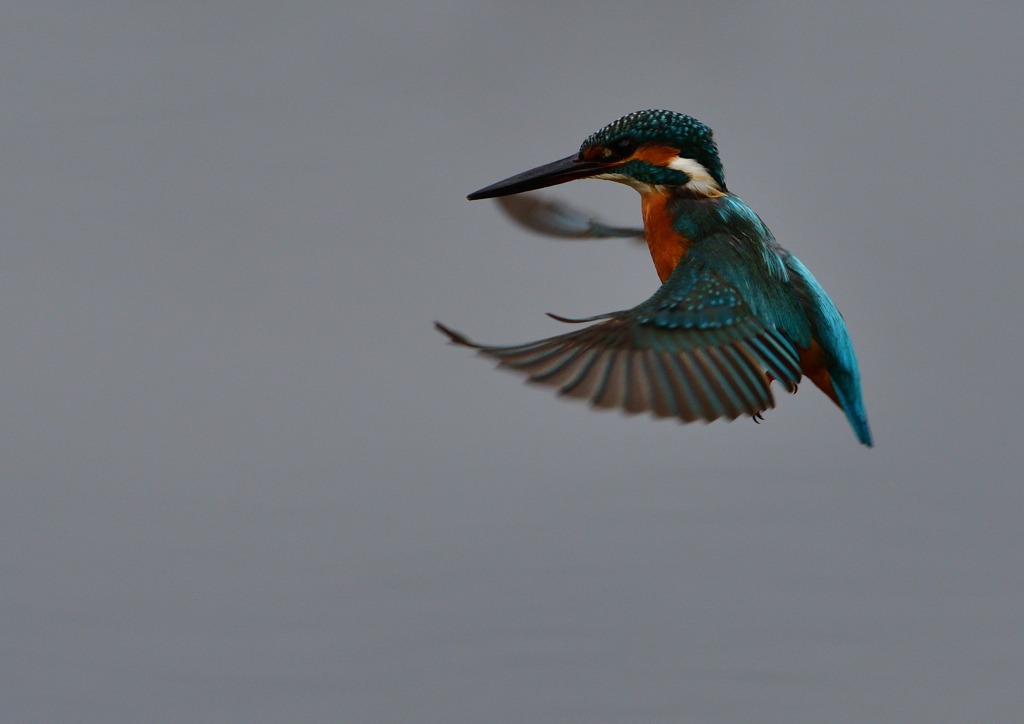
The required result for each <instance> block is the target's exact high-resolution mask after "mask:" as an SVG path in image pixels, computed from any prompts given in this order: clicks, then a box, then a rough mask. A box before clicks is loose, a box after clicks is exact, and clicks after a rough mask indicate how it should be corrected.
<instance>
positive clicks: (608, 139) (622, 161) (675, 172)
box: [469, 110, 726, 199]
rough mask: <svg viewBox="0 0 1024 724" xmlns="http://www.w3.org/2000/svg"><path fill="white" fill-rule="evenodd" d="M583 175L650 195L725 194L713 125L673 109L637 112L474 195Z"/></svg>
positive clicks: (518, 190)
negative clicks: (566, 152) (574, 148)
mask: <svg viewBox="0 0 1024 724" xmlns="http://www.w3.org/2000/svg"><path fill="white" fill-rule="evenodd" d="M579 178H600V179H607V180H609V181H619V182H620V183H625V184H628V185H630V186H632V187H634V188H636V189H637V190H638V191H640V192H641V193H648V192H651V191H653V190H654V189H656V188H665V189H669V188H672V187H676V188H680V189H686V190H687V191H689V192H690V193H692V194H694V195H696V196H721V195H723V194H724V193H726V187H725V176H724V174H723V171H722V162H721V161H720V160H719V158H718V149H717V147H716V146H715V142H714V140H713V139H712V133H711V129H710V128H708V127H707V126H705V125H704V124H703V123H701V122H700V121H698V120H696V119H694V118H691V117H690V116H685V115H683V114H682V113H675V112H673V111H655V110H651V111H638V112H636V113H630V114H629V115H628V116H623V117H622V118H620V119H619V120H617V121H615V122H614V123H610V124H608V125H607V126H605V127H604V128H602V129H601V130H600V131H598V132H597V133H594V134H593V135H591V136H590V137H589V138H588V139H587V140H586V141H584V142H583V145H582V146H580V150H579V153H577V154H575V155H573V156H569V157H568V158H563V159H562V160H560V161H555V162H554V163H549V164H547V165H545V166H538V167H537V168H534V169H531V170H529V171H526V172H524V173H521V174H518V175H516V176H512V177H511V178H507V179H505V180H504V181H499V182H498V183H496V184H493V185H491V186H488V187H487V188H483V189H480V190H479V191H476V192H474V193H472V194H470V195H469V198H470V199H489V198H494V197H496V196H508V195H509V194H518V193H522V192H523V191H532V190H534V189H540V188H544V187H546V186H554V185H555V184H560V183H565V182H566V181H573V180H575V179H579Z"/></svg>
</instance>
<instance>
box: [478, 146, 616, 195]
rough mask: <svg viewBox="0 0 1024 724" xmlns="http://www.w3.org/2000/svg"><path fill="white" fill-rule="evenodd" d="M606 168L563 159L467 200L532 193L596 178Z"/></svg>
mask: <svg viewBox="0 0 1024 724" xmlns="http://www.w3.org/2000/svg"><path fill="white" fill-rule="evenodd" d="M607 168H608V164H606V163H600V162H598V161H580V160H579V159H578V158H577V157H576V156H569V157H568V158H563V159H562V160H561V161H555V162H554V163H549V164H546V165H544V166H538V167H537V168H532V169H530V170H529V171H524V172H523V173H520V174H516V175H515V176H512V177H511V178H507V179H505V180H504V181H499V182H498V183H496V184H491V185H490V186H488V187H487V188H483V189H480V190H479V191H474V192H473V193H471V194H470V195H469V196H467V197H466V198H468V199H469V200H470V201H476V200H477V199H493V198H494V197H495V196H509V195H511V194H521V193H522V192H523V191H533V190H534V189H542V188H544V187H546V186H554V185H555V184H564V183H565V182H566V181H573V180H575V179H578V178H586V177H587V176H596V175H597V174H599V173H601V172H602V171H604V170H606V169H607Z"/></svg>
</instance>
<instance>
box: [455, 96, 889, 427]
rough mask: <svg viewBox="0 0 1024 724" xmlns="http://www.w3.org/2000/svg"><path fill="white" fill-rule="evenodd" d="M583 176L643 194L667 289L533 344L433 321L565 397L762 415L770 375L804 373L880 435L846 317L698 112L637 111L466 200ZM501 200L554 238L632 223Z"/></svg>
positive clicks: (696, 412) (714, 414) (638, 408)
mask: <svg viewBox="0 0 1024 724" xmlns="http://www.w3.org/2000/svg"><path fill="white" fill-rule="evenodd" d="M588 176H591V177H599V178H606V179H611V180H616V181H620V182H622V183H626V184H628V185H630V186H633V187H634V188H636V189H637V190H638V191H639V192H640V194H641V196H642V199H643V208H644V226H645V228H644V232H643V234H642V235H643V236H645V237H646V239H647V242H648V246H649V247H650V250H651V255H652V257H653V258H654V261H655V266H656V268H657V269H658V272H659V274H660V275H661V276H662V280H663V284H662V286H661V288H659V289H658V290H657V291H656V292H655V293H654V295H652V296H651V297H650V299H648V300H646V301H644V302H643V303H641V304H639V305H637V306H636V307H633V308H632V309H628V310H623V311H621V312H614V313H611V314H607V315H600V316H599V317H593V318H589V320H587V321H590V320H593V319H601V320H602V321H599V322H598V323H597V324H594V325H592V326H590V327H586V328H584V329H580V330H577V331H575V332H570V333H568V334H563V335H559V336H557V337H552V338H549V339H545V340H540V341H539V342H533V343H530V344H525V345H516V346H511V347H481V346H479V345H475V344H473V343H471V342H469V341H468V340H467V339H466V338H465V337H463V336H462V335H460V334H458V333H456V332H453V331H451V330H449V329H447V328H446V327H444V326H443V325H440V324H439V325H438V327H439V328H440V329H441V330H442V331H444V332H445V333H446V334H448V336H449V337H450V338H451V339H452V340H453V341H454V342H457V343H459V344H465V345H469V346H472V347H476V348H477V349H479V350H480V352H481V353H482V354H485V355H487V356H490V357H494V358H496V359H498V360H499V362H500V364H501V365H502V366H505V367H508V368H511V369H514V370H518V371H520V372H522V373H523V374H525V375H526V376H527V377H528V379H529V380H530V381H531V382H536V383H539V384H545V385H551V386H555V387H557V388H558V390H559V393H560V394H562V395H566V396H570V397H577V398H582V399H586V400H589V401H590V402H591V403H592V404H593V405H595V406H597V407H618V408H622V409H623V410H625V411H626V412H629V413H638V412H644V411H649V412H651V413H652V414H654V415H655V416H658V417H676V418H678V419H680V420H681V421H684V422H688V421H691V420H696V419H703V420H714V419H717V418H720V417H725V418H728V419H734V418H736V417H738V416H740V415H743V414H746V415H752V416H757V415H758V414H759V413H760V412H762V411H764V410H766V409H768V408H769V407H772V406H774V401H773V399H772V395H771V391H770V388H769V384H770V382H771V381H772V380H777V381H778V382H779V383H780V384H781V385H782V386H783V387H784V388H785V389H786V390H788V391H791V392H792V391H795V390H796V386H797V383H798V382H799V381H800V379H801V377H802V376H807V377H809V378H810V379H811V380H812V381H813V382H814V384H815V385H817V386H818V387H819V388H821V389H822V390H823V391H824V392H825V393H826V394H828V395H829V397H831V398H832V399H833V400H834V401H835V402H836V404H838V405H839V406H840V407H841V408H842V409H843V411H844V412H845V413H846V416H847V418H848V419H849V421H850V424H851V425H852V427H853V429H854V432H855V433H856V435H857V437H858V439H859V440H860V441H861V442H862V443H863V444H865V445H868V446H870V445H871V444H872V442H871V433H870V431H869V429H868V424H867V418H866V416H865V413H864V405H863V402H862V400H861V390H860V375H859V372H858V369H857V360H856V357H855V355H854V352H853V345H852V343H851V341H850V337H849V334H848V332H847V330H846V325H845V323H844V322H843V319H842V317H841V316H840V314H839V312H838V310H837V309H836V307H835V305H834V304H833V303H832V301H831V300H830V299H829V297H828V295H827V294H826V293H825V291H824V290H823V289H822V287H821V285H820V284H818V282H817V281H816V280H815V279H814V277H813V276H812V275H811V273H810V272H809V271H808V270H807V268H806V267H805V266H804V265H803V264H802V263H801V262H800V260H799V259H797V258H796V257H795V256H793V255H792V254H790V253H789V252H787V251H786V250H785V249H783V248H782V247H781V246H779V244H778V243H777V242H776V241H775V239H774V237H773V236H772V234H771V232H770V231H769V230H768V228H767V226H765V224H764V223H763V222H762V221H761V219H760V218H759V217H758V216H757V214H755V213H754V212H753V211H752V210H751V209H750V208H748V207H747V206H746V204H744V203H743V201H741V200H740V199H739V198H738V197H736V196H733V195H732V194H730V193H729V192H728V190H727V189H726V187H725V177H724V172H723V170H722V164H721V161H720V160H719V158H718V151H717V148H716V147H715V143H714V141H713V140H712V135H711V131H710V129H708V128H707V127H706V126H704V125H703V124H701V123H700V122H698V121H696V120H694V119H692V118H690V117H689V116H684V115H682V114H678V113H672V112H670V111H641V112H639V113H633V114H630V115H628V116H625V117H624V118H621V119H619V120H618V121H615V122H614V123H612V124H610V125H609V126H606V127H605V128H604V129H602V130H601V131H599V132H597V133H595V134H593V135H592V136H590V137H589V138H588V139H587V140H586V141H585V142H584V143H583V145H582V146H581V148H580V151H579V153H578V154H577V155H576V156H573V157H569V158H567V159H563V160H562V161H557V162H555V163H553V164H548V165H547V166H543V167H539V168H537V169H534V170H533V171H528V172H526V173H523V174H519V175H518V176H514V177H512V178H510V179H507V180H506V181H503V182H500V183H498V184H494V185H493V186H490V187H488V188H486V189H483V190H481V191H478V192H476V193H475V194H472V195H471V196H470V198H490V197H499V196H505V195H508V194H515V193H520V192H523V191H528V190H532V189H535V188H542V187H544V186H550V185H553V184H556V183H563V182H565V181H569V180H572V179H576V178H585V177H588ZM517 209H518V210H517ZM506 210H507V211H508V212H509V213H510V214H512V215H513V216H514V217H516V218H519V219H520V220H522V221H523V223H525V224H526V225H528V226H529V227H530V228H532V229H534V230H538V231H541V232H542V233H548V234H550V235H555V236H568V237H574V238H579V237H581V236H589V237H602V236H620V237H621V236H628V235H630V233H631V230H628V229H626V230H624V229H620V228H612V227H608V226H607V225H604V224H601V223H600V222H597V221H595V220H593V219H587V218H586V217H585V216H583V215H577V214H574V212H572V211H571V210H569V209H567V207H565V206H564V205H558V204H552V203H546V202H541V201H536V200H533V201H531V202H529V203H520V204H518V205H513V204H506ZM580 230H583V231H580ZM566 321H568V320H566Z"/></svg>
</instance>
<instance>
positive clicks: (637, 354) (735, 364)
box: [437, 239, 806, 422]
mask: <svg viewBox="0 0 1024 724" xmlns="http://www.w3.org/2000/svg"><path fill="white" fill-rule="evenodd" d="M701 243H702V244H704V242H701ZM718 244H726V245H728V244H730V242H729V241H728V240H727V239H718V240H717V241H715V242H712V245H718ZM695 246H696V245H695ZM705 246H708V245H705ZM704 251H706V252H707V253H708V254H711V255H712V256H714V254H713V253H712V252H714V249H710V248H707V249H705V250H704ZM705 257H706V254H704V253H697V254H694V255H691V256H688V257H687V258H686V259H684V261H683V262H682V263H680V264H679V266H677V267H676V269H675V271H674V272H673V273H672V276H671V277H669V279H668V280H667V281H666V282H665V284H663V285H662V287H661V288H660V289H659V290H658V291H657V292H656V293H655V294H654V295H653V296H652V297H651V298H650V299H648V300H647V301H645V302H643V303H642V304H640V305H638V306H636V307H634V308H633V309H629V310H625V311H622V312H615V313H612V314H609V315H605V316H606V317H607V318H606V319H604V320H603V321H601V322H599V323H597V324H594V325H591V326H589V327H586V328H584V329H580V330H577V331H574V332H569V333H567V334H562V335H558V336H556V337H550V338H548V339H542V340H540V341H537V342H531V343H529V344H522V345H513V346H507V347H491V346H485V345H478V344H475V343H473V342H471V341H469V340H468V339H467V338H466V337H464V336H462V335H461V334H459V333H458V332H455V331H453V330H450V329H448V328H447V327H445V326H444V325H441V324H437V327H438V329H439V330H440V331H442V332H443V333H444V334H446V335H447V336H448V337H449V339H450V340H451V341H452V342H454V343H456V344H460V345H465V346H468V347H472V348H475V349H477V350H478V351H479V353H480V354H482V355H484V356H486V357H490V358H493V359H495V360H497V361H498V364H499V366H500V367H503V368H506V369H509V370H511V371H514V372H518V373H520V374H522V375H524V376H526V378H527V380H528V381H529V382H532V383H535V384H541V385H547V386H551V387H555V388H556V389H557V390H558V393H559V394H560V395H563V396H566V397H571V398H578V399H583V400H587V401H589V402H590V403H591V404H592V405H594V406H595V407H600V408H621V409H622V410H624V411H625V412H627V413H630V414H637V413H642V412H651V413H652V414H653V415H655V416H656V417H675V418H678V419H679V420H681V421H684V422H691V421H694V420H705V421H711V420H716V419H719V418H723V417H724V418H727V419H735V418H737V417H739V416H741V415H756V414H758V413H760V412H763V411H764V410H766V409H768V408H771V407H774V399H773V397H772V393H771V389H770V387H769V384H770V382H771V380H772V379H775V380H778V381H779V382H780V384H782V386H783V387H784V388H785V389H786V390H788V391H791V392H792V391H795V390H796V385H797V383H798V382H799V381H800V377H801V372H800V359H799V354H798V352H797V349H796V347H795V346H794V344H793V341H792V339H791V335H790V333H787V331H786V330H785V329H783V328H782V327H780V326H779V325H778V324H775V323H773V322H771V321H769V322H767V323H766V321H765V319H763V318H762V316H761V315H759V314H757V313H756V312H755V309H754V307H753V306H752V305H751V304H750V303H748V301H747V299H746V298H745V297H744V294H743V293H742V292H741V287H744V288H747V289H748V296H751V297H752V298H754V299H755V302H756V303H759V304H760V303H763V300H762V299H761V297H763V296H764V294H762V293H760V292H758V291H757V290H758V289H759V288H760V287H761V286H763V283H762V282H761V281H758V280H757V279H756V277H757V275H758V273H759V272H757V271H756V270H754V271H751V270H747V271H744V270H742V269H735V268H728V269H727V273H726V272H723V271H722V270H721V269H718V268H715V265H711V264H708V263H707V261H706V258H705ZM751 276H753V277H755V278H748V277H751ZM793 303H794V304H795V303H796V302H795V301H794V302H793ZM779 316H782V317H786V316H787V315H785V314H782V315H780V314H778V313H777V312H776V313H774V314H773V315H769V319H774V318H775V317H779ZM804 326H805V327H806V323H805V324H804Z"/></svg>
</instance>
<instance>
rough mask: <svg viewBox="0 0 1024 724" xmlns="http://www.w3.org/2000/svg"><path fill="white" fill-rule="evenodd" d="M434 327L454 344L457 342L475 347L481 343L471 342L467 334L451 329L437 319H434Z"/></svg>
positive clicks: (460, 344)
mask: <svg viewBox="0 0 1024 724" xmlns="http://www.w3.org/2000/svg"><path fill="white" fill-rule="evenodd" d="M434 328H435V329H437V331H438V332H440V333H441V334H443V335H444V336H446V337H447V338H448V341H449V342H451V343H452V344H457V345H459V346H460V347H472V348H474V349H477V348H479V347H480V345H478V344H474V343H473V342H471V341H470V340H469V339H468V338H467V337H466V336H465V335H463V334H461V333H459V332H456V331H455V330H454V329H451V328H450V327H446V326H444V325H443V324H441V323H440V322H438V321H436V320H435V321H434Z"/></svg>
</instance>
